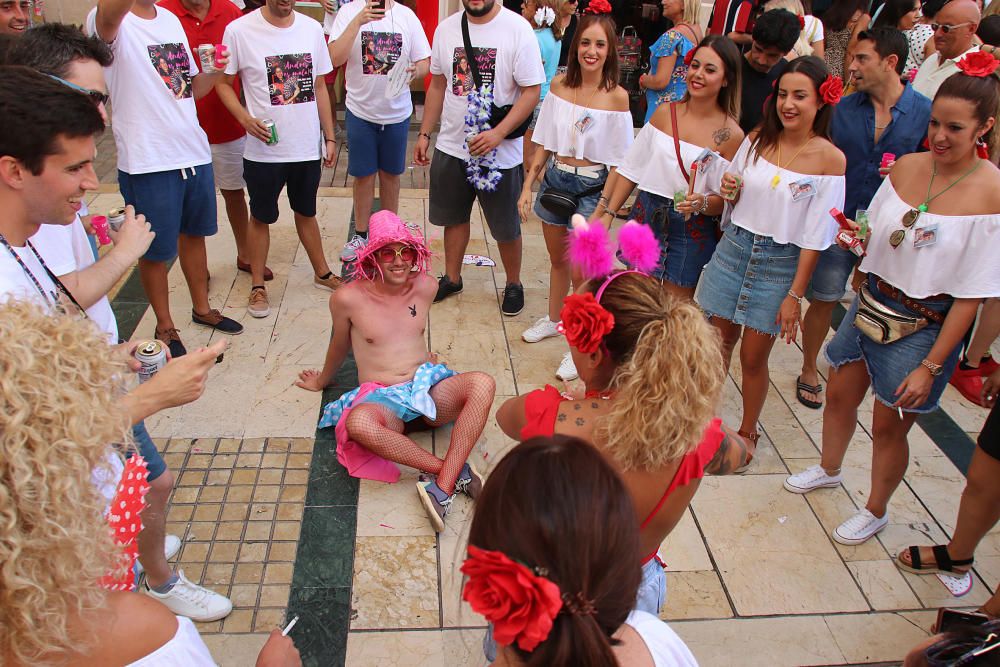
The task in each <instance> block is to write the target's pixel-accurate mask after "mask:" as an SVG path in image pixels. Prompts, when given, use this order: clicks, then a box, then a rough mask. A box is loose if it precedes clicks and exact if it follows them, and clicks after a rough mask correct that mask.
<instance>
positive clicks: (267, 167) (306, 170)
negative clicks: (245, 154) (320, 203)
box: [243, 158, 323, 225]
mask: <svg viewBox="0 0 1000 667" xmlns="http://www.w3.org/2000/svg"><path fill="white" fill-rule="evenodd" d="M322 174H323V167H322V165H321V164H320V161H319V160H305V161H303V162H254V161H253V160H247V159H246V158H244V159H243V178H244V179H246V182H247V192H248V193H249V194H250V215H252V216H253V217H254V219H255V220H256V221H257V222H262V223H264V224H265V225H273V224H274V223H276V222H277V221H278V197H280V196H281V190H282V189H284V190H285V192H286V193H288V204H289V206H291V207H292V210H293V211H294V212H296V213H298V214H299V215H302V216H305V217H307V218H311V217H313V216H315V215H316V193H317V192H318V191H319V180H320V178H321V177H322Z"/></svg>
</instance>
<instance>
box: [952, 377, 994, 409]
mask: <svg viewBox="0 0 1000 667" xmlns="http://www.w3.org/2000/svg"><path fill="white" fill-rule="evenodd" d="M948 383H949V384H950V385H951V386H953V387H954V388H955V389H958V391H959V393H960V394H962V396H964V397H965V398H966V399H967V400H968V401H970V402H971V403H973V404H975V405H979V406H982V407H984V408H985V407H986V406H985V405H983V378H982V376H981V375H980V374H979V369H978V368H970V369H969V370H967V371H963V370H962V369H961V368H958V367H956V368H955V372H954V373H953V374H952V376H951V379H950V380H948Z"/></svg>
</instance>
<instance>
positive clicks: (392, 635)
mask: <svg viewBox="0 0 1000 667" xmlns="http://www.w3.org/2000/svg"><path fill="white" fill-rule="evenodd" d="M484 632H485V631H484V630H434V631H422V632H417V631H410V632H351V633H350V635H349V636H348V638H347V664H348V665H351V667H395V666H399V667H403V666H405V667H438V666H439V665H467V666H469V667H478V666H481V665H486V664H487V662H486V659H485V657H484V656H483V647H482V640H483V634H484Z"/></svg>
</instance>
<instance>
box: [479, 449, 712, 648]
mask: <svg viewBox="0 0 1000 667" xmlns="http://www.w3.org/2000/svg"><path fill="white" fill-rule="evenodd" d="M481 499H482V503H480V504H478V505H477V506H476V514H475V516H474V517H473V519H472V527H471V529H470V531H469V557H468V558H467V559H466V561H465V563H464V564H463V565H462V572H463V573H464V574H465V575H466V577H467V582H466V584H465V588H464V591H463V595H462V597H463V598H464V599H465V600H466V601H468V602H469V604H470V605H471V606H472V610H473V611H475V612H476V613H478V614H481V615H483V616H484V617H485V618H486V619H487V620H488V621H490V623H491V626H490V633H489V634H488V635H487V641H486V642H485V644H486V647H487V648H490V647H491V646H492V639H495V640H496V642H497V643H498V644H500V651H499V656H494V655H493V654H492V652H490V655H489V656H488V657H490V658H491V659H493V658H494V657H495V658H498V659H497V661H496V662H495V663H494V664H496V665H506V666H514V665H529V666H535V665H537V666H539V667H541V666H543V665H544V666H545V667H548V666H549V665H574V666H580V667H598V666H599V667H609V666H610V665H629V667H661V666H664V667H665V666H666V665H670V666H672V667H693V666H694V665H697V662H696V661H695V659H694V656H692V655H691V652H690V651H689V650H688V648H687V647H686V646H685V645H684V643H683V642H682V641H681V640H680V638H679V637H678V636H677V635H676V634H674V632H673V631H672V630H671V629H670V628H669V627H668V626H667V624H666V623H663V622H662V621H660V620H659V619H658V618H656V617H655V616H653V615H652V614H649V613H647V612H644V611H631V610H632V604H633V603H634V601H635V595H636V588H637V587H638V586H639V571H638V569H636V568H635V566H634V565H633V563H635V561H636V559H637V558H638V557H639V553H640V552H639V543H640V542H639V530H638V525H637V523H636V520H635V516H634V514H633V509H632V504H631V502H630V501H629V495H628V492H627V489H626V488H625V486H624V485H623V484H622V481H621V478H620V477H619V476H618V475H617V474H616V473H615V471H614V468H613V467H612V466H610V465H608V463H607V462H606V461H604V460H603V459H602V457H601V455H600V454H599V453H598V452H597V451H595V449H594V448H593V447H590V446H588V445H587V443H586V442H584V441H582V440H580V439H579V438H572V437H567V436H561V435H557V436H554V437H549V438H532V439H530V440H528V441H526V442H524V443H522V444H520V445H518V446H517V447H515V448H514V449H512V450H511V451H510V452H509V453H508V454H507V455H506V456H505V457H504V458H503V459H502V460H501V461H500V462H499V463H498V464H497V467H496V469H495V470H494V471H493V473H492V474H491V475H490V477H489V479H488V480H487V481H486V485H485V486H484V487H483V495H482V496H481ZM595 517H601V519H602V520H599V521H595V520H594V518H595Z"/></svg>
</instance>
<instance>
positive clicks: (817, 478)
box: [785, 466, 844, 493]
mask: <svg viewBox="0 0 1000 667" xmlns="http://www.w3.org/2000/svg"><path fill="white" fill-rule="evenodd" d="M843 479H844V476H843V475H827V474H826V471H825V470H823V467H822V466H809V467H808V468H806V469H805V470H803V471H802V472H799V473H796V474H794V475H789V476H788V477H787V478H786V479H785V489H787V490H788V491H791V492H792V493H809V492H810V491H813V490H815V489H822V488H824V487H827V486H837V485H838V484H840V482H841V481H842V480H843Z"/></svg>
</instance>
